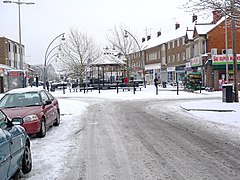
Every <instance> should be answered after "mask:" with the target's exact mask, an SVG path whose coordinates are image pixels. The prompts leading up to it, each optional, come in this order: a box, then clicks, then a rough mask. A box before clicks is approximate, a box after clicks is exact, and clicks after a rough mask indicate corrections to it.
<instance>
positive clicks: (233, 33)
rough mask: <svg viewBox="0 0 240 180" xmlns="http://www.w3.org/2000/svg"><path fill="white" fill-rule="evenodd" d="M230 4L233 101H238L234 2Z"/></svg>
mask: <svg viewBox="0 0 240 180" xmlns="http://www.w3.org/2000/svg"><path fill="white" fill-rule="evenodd" d="M231 6H232V18H231V20H232V21H231V25H232V48H233V77H234V92H235V93H234V101H235V102H239V100H238V79H237V72H238V66H237V56H236V51H237V48H236V21H235V17H236V13H235V8H234V6H235V4H234V1H231Z"/></svg>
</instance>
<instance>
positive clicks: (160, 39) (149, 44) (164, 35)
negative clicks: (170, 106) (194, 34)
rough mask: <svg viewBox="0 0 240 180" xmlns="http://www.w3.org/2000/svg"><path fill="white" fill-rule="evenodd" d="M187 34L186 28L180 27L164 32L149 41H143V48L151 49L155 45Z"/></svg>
mask: <svg viewBox="0 0 240 180" xmlns="http://www.w3.org/2000/svg"><path fill="white" fill-rule="evenodd" d="M185 35H186V28H182V27H180V28H178V29H176V30H174V31H171V32H167V33H162V34H161V35H160V36H158V37H156V38H152V39H150V40H148V41H145V42H143V43H142V47H143V49H149V48H152V47H155V46H158V45H160V44H163V43H166V42H169V41H172V40H174V39H177V38H180V37H184V36H185Z"/></svg>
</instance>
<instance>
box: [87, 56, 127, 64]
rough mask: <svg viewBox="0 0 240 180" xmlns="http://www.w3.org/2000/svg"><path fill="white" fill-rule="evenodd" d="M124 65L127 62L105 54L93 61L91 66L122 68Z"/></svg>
mask: <svg viewBox="0 0 240 180" xmlns="http://www.w3.org/2000/svg"><path fill="white" fill-rule="evenodd" d="M124 64H125V62H124V61H123V60H121V59H120V58H118V57H116V56H114V55H111V54H104V55H102V56H101V57H100V58H98V59H96V60H95V61H93V62H92V63H91V64H90V65H91V66H121V65H124Z"/></svg>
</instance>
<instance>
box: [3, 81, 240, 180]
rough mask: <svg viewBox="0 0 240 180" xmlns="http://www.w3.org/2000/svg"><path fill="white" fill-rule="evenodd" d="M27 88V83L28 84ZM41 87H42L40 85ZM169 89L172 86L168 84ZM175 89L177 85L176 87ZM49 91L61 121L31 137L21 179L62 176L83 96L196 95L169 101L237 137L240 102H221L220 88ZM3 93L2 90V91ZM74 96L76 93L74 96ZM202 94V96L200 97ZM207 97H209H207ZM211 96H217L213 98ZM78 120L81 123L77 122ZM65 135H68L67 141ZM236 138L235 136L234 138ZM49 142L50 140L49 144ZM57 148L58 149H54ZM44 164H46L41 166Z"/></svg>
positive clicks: (83, 108)
mask: <svg viewBox="0 0 240 180" xmlns="http://www.w3.org/2000/svg"><path fill="white" fill-rule="evenodd" d="M29 88H30V87H29ZM39 88H42V87H39ZM168 88H170V89H171V90H172V88H171V87H169V86H168ZM175 90H176V89H175ZM52 95H54V96H55V97H57V98H58V99H59V104H60V109H61V114H64V115H63V116H61V124H60V125H59V126H58V127H53V128H51V129H50V130H49V131H47V135H46V137H44V138H33V139H31V144H32V147H31V151H32V157H33V169H32V171H31V172H30V174H27V175H25V176H24V178H21V179H23V180H24V179H27V180H36V179H43V180H48V179H61V178H60V177H63V175H64V173H65V171H64V170H67V169H65V168H66V166H65V164H64V163H65V161H66V158H67V157H68V154H69V152H72V149H71V148H74V145H75V141H74V140H75V138H72V134H74V133H76V131H78V130H79V127H78V126H76V124H79V123H76V121H77V122H79V121H81V117H84V115H83V114H84V113H85V112H86V110H87V107H88V106H89V104H88V103H87V102H85V101H84V100H83V99H84V98H87V99H88V98H89V99H90V98H91V99H92V100H94V101H99V102H103V101H105V100H106V99H112V100H113V99H116V100H136V99H142V100H144V99H146V100H149V99H153V100H159V101H161V100H164V99H182V98H185V99H189V97H191V99H192V98H195V99H196V101H194V102H193V101H191V102H188V101H187V100H186V102H184V103H183V102H181V103H179V102H178V101H175V103H174V101H172V102H173V103H172V104H171V105H170V108H171V109H172V110H174V111H175V112H178V113H184V115H189V116H191V117H195V118H197V121H194V122H193V123H194V124H198V123H199V124H201V123H206V124H207V125H208V126H209V128H211V129H212V131H217V132H221V133H222V134H225V135H227V136H230V138H231V137H232V139H233V140H235V138H236V137H239V132H240V104H239V103H225V102H222V98H221V97H222V92H221V91H215V92H206V91H202V92H201V93H200V92H199V91H196V92H195V93H189V92H184V91H179V94H178V95H177V93H176V91H170V90H168V91H159V93H158V95H156V92H155V86H154V85H148V86H147V88H146V89H145V88H143V90H142V91H136V93H135V94H133V92H132V91H125V92H122V91H121V90H119V93H118V94H117V91H116V90H103V91H101V92H100V94H99V93H98V91H97V90H94V91H93V92H88V93H86V94H84V93H83V91H82V92H72V93H70V92H69V91H68V90H66V91H65V94H63V92H62V90H59V91H55V92H52ZM1 96H2V94H1ZM61 97H73V98H61ZM74 97H77V99H76V100H74ZM203 98H204V99H203ZM206 98H209V100H207V99H206ZM211 98H217V99H215V100H213V99H211ZM161 105H162V104H157V103H155V105H154V107H151V108H153V110H154V111H157V109H159V108H160V107H162V106H161ZM181 107H184V108H186V109H189V108H192V109H215V110H216V109H218V110H234V111H233V112H212V111H185V110H183V109H182V108H181ZM80 124H81V123H80ZM66 139H68V140H67V141H66ZM237 140H238V139H237ZM48 142H51V143H50V144H51V145H50V144H49V143H48ZM56 149H57V151H56ZM42 167H45V168H42Z"/></svg>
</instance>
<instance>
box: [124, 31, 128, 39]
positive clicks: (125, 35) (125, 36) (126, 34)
mask: <svg viewBox="0 0 240 180" xmlns="http://www.w3.org/2000/svg"><path fill="white" fill-rule="evenodd" d="M124 32H125V34H124V38H128V33H127V31H126V30H124Z"/></svg>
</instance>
